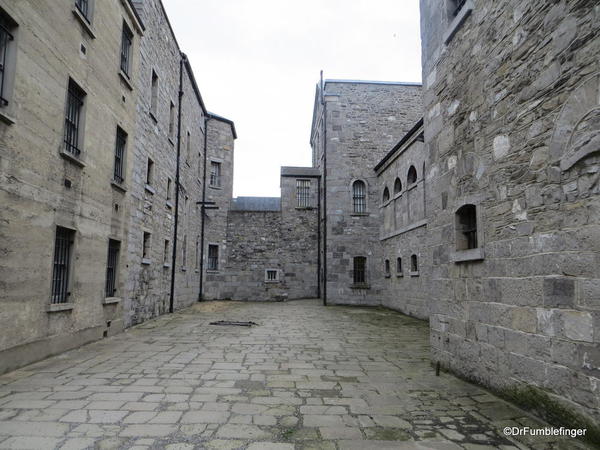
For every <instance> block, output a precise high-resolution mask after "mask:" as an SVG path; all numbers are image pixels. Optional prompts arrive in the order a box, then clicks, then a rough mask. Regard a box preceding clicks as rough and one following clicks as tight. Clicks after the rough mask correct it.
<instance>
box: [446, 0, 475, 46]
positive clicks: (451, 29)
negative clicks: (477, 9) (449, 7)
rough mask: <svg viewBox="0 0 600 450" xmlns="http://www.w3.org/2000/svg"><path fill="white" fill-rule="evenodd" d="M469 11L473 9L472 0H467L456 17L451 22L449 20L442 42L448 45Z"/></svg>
mask: <svg viewBox="0 0 600 450" xmlns="http://www.w3.org/2000/svg"><path fill="white" fill-rule="evenodd" d="M471 11H473V0H467V1H466V2H465V4H464V5H463V7H462V9H461V10H460V11H459V12H458V14H457V15H456V17H455V18H454V19H452V22H450V25H449V26H448V30H447V31H446V32H445V33H444V44H446V45H448V43H449V42H450V41H451V40H452V38H453V37H454V35H455V34H456V32H457V31H458V30H459V29H460V27H461V26H462V24H463V22H464V21H465V20H466V19H467V17H469V15H470V14H471Z"/></svg>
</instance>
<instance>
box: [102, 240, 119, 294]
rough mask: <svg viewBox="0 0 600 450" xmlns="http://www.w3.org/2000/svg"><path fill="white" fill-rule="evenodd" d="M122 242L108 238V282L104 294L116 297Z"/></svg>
mask: <svg viewBox="0 0 600 450" xmlns="http://www.w3.org/2000/svg"><path fill="white" fill-rule="evenodd" d="M120 249H121V243H120V242H119V241H115V240H113V239H109V240H108V261H107V262H106V284H105V287H104V295H105V296H106V297H114V296H115V294H116V292H117V266H118V264H119V250H120Z"/></svg>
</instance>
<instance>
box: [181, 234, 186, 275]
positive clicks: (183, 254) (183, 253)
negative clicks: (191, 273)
mask: <svg viewBox="0 0 600 450" xmlns="http://www.w3.org/2000/svg"><path fill="white" fill-rule="evenodd" d="M181 266H182V267H186V266H187V235H186V234H184V235H183V244H182V246H181Z"/></svg>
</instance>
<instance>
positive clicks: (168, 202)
mask: <svg viewBox="0 0 600 450" xmlns="http://www.w3.org/2000/svg"><path fill="white" fill-rule="evenodd" d="M165 206H166V207H167V208H169V209H173V203H172V202H171V200H167V203H165Z"/></svg>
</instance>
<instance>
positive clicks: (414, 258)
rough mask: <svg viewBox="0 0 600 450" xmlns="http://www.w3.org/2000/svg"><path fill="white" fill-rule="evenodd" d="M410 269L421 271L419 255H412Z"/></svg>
mask: <svg viewBox="0 0 600 450" xmlns="http://www.w3.org/2000/svg"><path fill="white" fill-rule="evenodd" d="M410 271H411V272H418V271H419V260H418V259H417V255H410Z"/></svg>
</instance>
